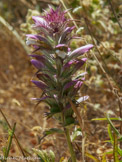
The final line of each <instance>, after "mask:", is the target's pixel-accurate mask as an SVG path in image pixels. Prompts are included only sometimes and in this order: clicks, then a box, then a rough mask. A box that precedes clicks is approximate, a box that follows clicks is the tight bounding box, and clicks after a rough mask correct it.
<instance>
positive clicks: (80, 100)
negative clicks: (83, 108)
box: [77, 96, 89, 103]
mask: <svg viewBox="0 0 122 162" xmlns="http://www.w3.org/2000/svg"><path fill="white" fill-rule="evenodd" d="M88 98H89V96H83V97H80V98H79V99H78V100H77V102H78V103H81V102H83V101H86V100H87V99H88Z"/></svg>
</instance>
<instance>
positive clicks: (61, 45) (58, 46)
mask: <svg viewBox="0 0 122 162" xmlns="http://www.w3.org/2000/svg"><path fill="white" fill-rule="evenodd" d="M60 47H67V48H68V46H67V45H66V44H58V45H57V46H56V48H60Z"/></svg>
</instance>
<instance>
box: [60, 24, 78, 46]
mask: <svg viewBox="0 0 122 162" xmlns="http://www.w3.org/2000/svg"><path fill="white" fill-rule="evenodd" d="M74 28H75V26H73V27H67V28H66V29H65V30H64V32H63V34H62V36H61V37H60V39H59V43H62V42H63V41H64V39H65V37H66V36H67V34H69V33H71V32H72V30H73V29H74Z"/></svg>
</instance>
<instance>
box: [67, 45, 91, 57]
mask: <svg viewBox="0 0 122 162" xmlns="http://www.w3.org/2000/svg"><path fill="white" fill-rule="evenodd" d="M91 48H93V45H92V44H88V45H85V46H82V47H80V48H77V49H76V50H74V51H73V52H71V53H70V54H69V59H70V60H71V59H74V58H77V57H78V56H80V55H83V54H84V53H85V52H88V51H89V50H90V49H91Z"/></svg>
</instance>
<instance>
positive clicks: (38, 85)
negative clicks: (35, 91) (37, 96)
mask: <svg viewBox="0 0 122 162" xmlns="http://www.w3.org/2000/svg"><path fill="white" fill-rule="evenodd" d="M31 82H33V83H34V84H35V85H36V86H37V87H39V88H40V89H42V90H45V89H46V88H47V86H46V85H45V84H44V83H42V82H40V81H36V80H31Z"/></svg>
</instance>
